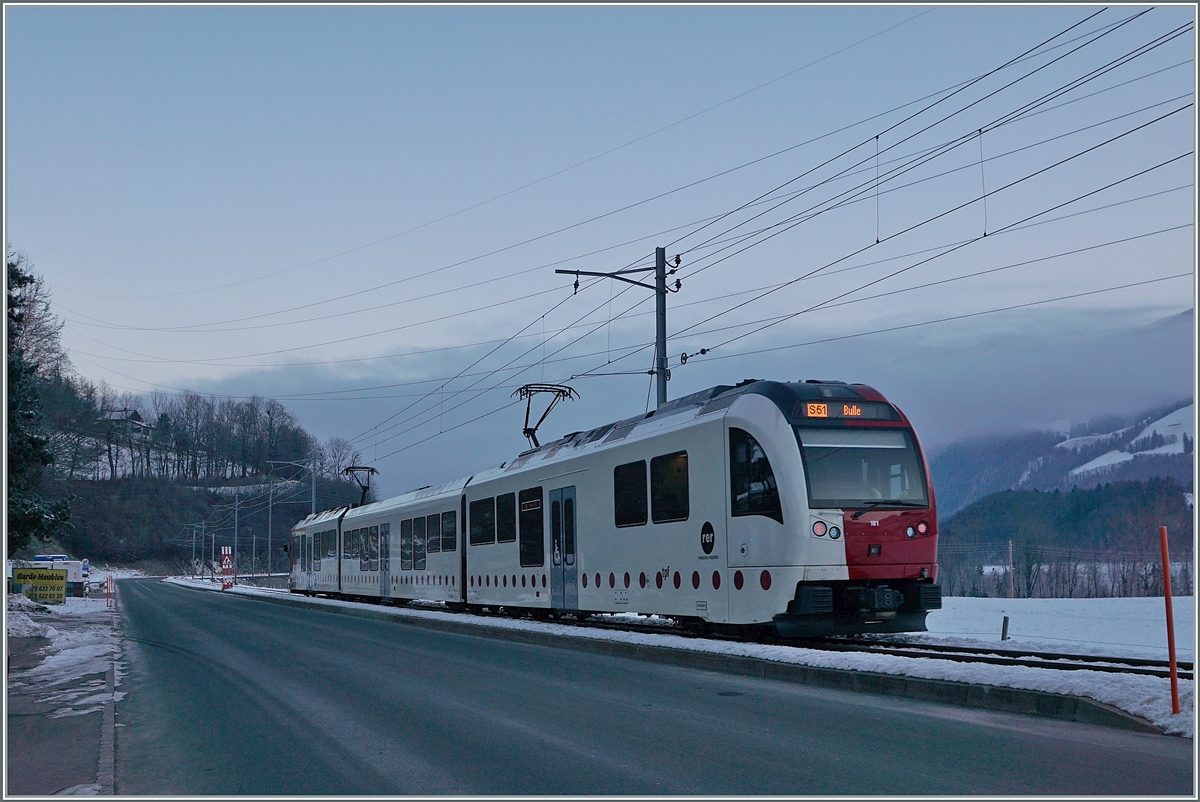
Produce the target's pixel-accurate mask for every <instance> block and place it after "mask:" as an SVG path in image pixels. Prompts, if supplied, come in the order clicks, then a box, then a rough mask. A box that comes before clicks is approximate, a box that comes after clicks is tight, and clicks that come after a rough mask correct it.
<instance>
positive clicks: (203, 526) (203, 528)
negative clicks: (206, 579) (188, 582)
mask: <svg viewBox="0 0 1200 802" xmlns="http://www.w3.org/2000/svg"><path fill="white" fill-rule="evenodd" d="M206 537H208V521H201V522H200V557H201V559H203V558H204V539H205V538H206ZM200 576H201V577H203V576H204V572H203V571H201V572H200Z"/></svg>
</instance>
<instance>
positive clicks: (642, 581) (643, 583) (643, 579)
mask: <svg viewBox="0 0 1200 802" xmlns="http://www.w3.org/2000/svg"><path fill="white" fill-rule="evenodd" d="M638 584H639V585H641V586H642V587H643V588H645V587H646V572H645V571H643V572H642V575H641V576H639V577H638Z"/></svg>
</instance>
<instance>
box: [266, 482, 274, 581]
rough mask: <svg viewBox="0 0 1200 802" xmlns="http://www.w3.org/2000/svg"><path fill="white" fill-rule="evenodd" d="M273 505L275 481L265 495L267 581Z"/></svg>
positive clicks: (269, 564) (269, 568)
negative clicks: (268, 492)
mask: <svg viewBox="0 0 1200 802" xmlns="http://www.w3.org/2000/svg"><path fill="white" fill-rule="evenodd" d="M274 505H275V483H274V482H271V490H270V494H269V495H268V496H267V581H268V582H269V581H270V578H271V512H272V508H273V507H274Z"/></svg>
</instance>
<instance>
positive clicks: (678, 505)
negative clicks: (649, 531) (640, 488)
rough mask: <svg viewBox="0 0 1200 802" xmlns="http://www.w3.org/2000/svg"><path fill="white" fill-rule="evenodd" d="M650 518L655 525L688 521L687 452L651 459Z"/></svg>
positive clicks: (677, 452)
mask: <svg viewBox="0 0 1200 802" xmlns="http://www.w3.org/2000/svg"><path fill="white" fill-rule="evenodd" d="M650 517H651V518H653V519H654V523H656V524H663V523H667V522H669V521H686V520H687V518H688V461H687V452H686V451H676V452H675V453H674V454H664V455H662V456H661V457H655V458H654V459H652V460H650Z"/></svg>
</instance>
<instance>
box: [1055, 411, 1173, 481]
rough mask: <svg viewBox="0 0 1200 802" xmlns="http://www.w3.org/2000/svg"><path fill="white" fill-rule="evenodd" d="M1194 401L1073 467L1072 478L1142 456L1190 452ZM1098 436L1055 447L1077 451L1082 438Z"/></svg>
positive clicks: (1077, 439) (1072, 440) (1123, 431)
mask: <svg viewBox="0 0 1200 802" xmlns="http://www.w3.org/2000/svg"><path fill="white" fill-rule="evenodd" d="M1194 407H1195V405H1194V404H1188V405H1187V406H1186V407H1182V408H1180V409H1177V410H1175V411H1174V412H1172V413H1170V414H1169V415H1167V416H1165V417H1163V418H1159V419H1158V420H1156V421H1154V422H1153V423H1151V424H1149V425H1147V426H1145V427H1143V428H1142V429H1141V430H1140V431H1138V432H1137V434H1135V435H1134V436H1133V439H1132V440H1131V442H1130V443H1129V444H1128V445H1126V446H1124V447H1122V448H1115V449H1113V450H1111V451H1106V452H1105V453H1103V454H1101V455H1100V456H1098V457H1096V458H1095V459H1093V460H1091V461H1089V462H1087V463H1085V464H1084V465H1080V466H1079V467H1078V468H1074V469H1072V470H1071V472H1070V475H1071V477H1073V478H1077V479H1082V478H1084V477H1085V476H1087V475H1089V474H1091V475H1099V474H1102V473H1107V472H1110V471H1111V470H1112V469H1113V468H1114V467H1115V466H1117V465H1120V464H1121V463H1123V462H1129V461H1131V460H1134V459H1137V458H1139V457H1141V458H1145V457H1153V456H1159V455H1167V454H1187V453H1190V452H1191V450H1192V444H1193V443H1194V442H1195V440H1196V432H1195V429H1194V427H1193V425H1192V416H1193V414H1194ZM1132 428H1135V427H1129V428H1127V429H1122V430H1121V431H1120V432H1117V433H1114V434H1112V435H1107V437H1109V438H1113V437H1118V436H1120V435H1123V434H1125V433H1126V432H1128V431H1129V429H1132ZM1094 439H1097V438H1096V436H1094V435H1093V436H1088V437H1077V438H1074V439H1071V440H1065V441H1063V442H1061V443H1059V444H1058V445H1057V446H1055V448H1069V449H1073V450H1076V451H1078V450H1079V449H1080V446H1078V445H1076V442H1077V441H1079V440H1094Z"/></svg>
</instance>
